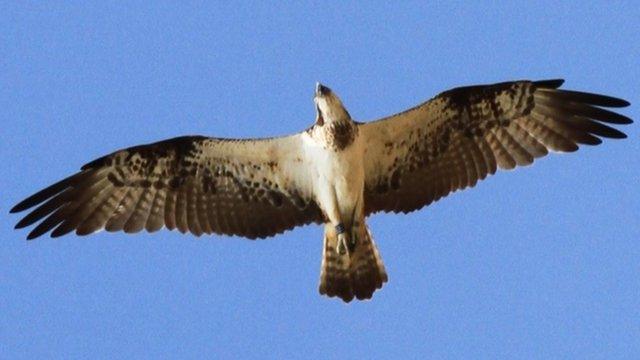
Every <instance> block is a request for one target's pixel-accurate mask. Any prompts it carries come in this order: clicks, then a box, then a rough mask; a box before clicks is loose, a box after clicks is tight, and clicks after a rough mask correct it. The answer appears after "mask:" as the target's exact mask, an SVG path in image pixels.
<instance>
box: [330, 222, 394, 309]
mask: <svg viewBox="0 0 640 360" xmlns="http://www.w3.org/2000/svg"><path fill="white" fill-rule="evenodd" d="M355 232H356V234H357V239H356V243H355V246H350V247H349V249H348V251H347V252H346V253H345V254H340V253H338V251H337V250H336V249H337V247H338V236H337V234H336V230H335V228H334V227H333V226H331V225H329V224H327V225H325V230H324V248H323V251H322V268H321V272H320V294H323V295H327V296H329V297H333V296H338V297H339V298H341V299H342V300H344V301H345V302H349V301H351V300H353V298H354V296H355V297H356V298H357V299H358V300H364V299H370V298H371V296H373V292H374V291H376V290H377V289H380V288H382V284H384V283H385V282H387V280H388V278H387V272H386V270H385V269H384V264H383V263H382V259H381V258H380V254H379V253H378V249H377V248H376V244H375V243H374V242H373V238H372V237H371V232H370V231H369V229H368V228H367V226H366V225H365V224H364V223H362V224H361V225H360V226H359V227H358V228H357V229H355ZM347 233H348V236H351V235H352V234H350V233H349V232H347Z"/></svg>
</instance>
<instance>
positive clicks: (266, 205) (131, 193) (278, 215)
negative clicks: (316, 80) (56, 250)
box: [11, 135, 322, 239]
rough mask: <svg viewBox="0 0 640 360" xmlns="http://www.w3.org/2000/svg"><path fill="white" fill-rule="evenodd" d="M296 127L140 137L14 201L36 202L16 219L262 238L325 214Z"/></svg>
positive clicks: (47, 226)
mask: <svg viewBox="0 0 640 360" xmlns="http://www.w3.org/2000/svg"><path fill="white" fill-rule="evenodd" d="M301 147H302V140H301V138H300V136H299V135H292V136H288V137H281V138H273V139H262V140H230V139H229V140H227V139H213V138H206V137H200V136H186V137H178V138H174V139H169V140H165V141H160V142H157V143H153V144H148V145H141V146H135V147H132V148H128V149H124V150H120V151H116V152H114V153H112V154H110V155H107V156H104V157H102V158H99V159H97V160H94V161H92V162H90V163H88V164H86V165H85V166H83V167H82V170H81V171H80V172H78V173H76V174H75V175H72V176H70V177H68V178H66V179H64V180H62V181H60V182H58V183H56V184H53V185H51V186H49V187H47V188H46V189H44V190H41V191H39V192H37V193H36V194H34V195H32V196H30V197H29V198H27V199H25V200H23V201H22V202H20V203H19V204H18V205H16V206H15V207H14V208H13V209H12V210H11V212H19V211H23V210H26V209H29V208H32V207H34V206H37V205H39V206H38V207H37V208H35V209H34V210H32V211H31V212H30V213H29V214H28V215H27V216H25V217H24V218H23V219H22V220H21V221H20V222H18V224H17V225H16V228H23V227H26V226H29V225H31V224H33V223H35V222H37V221H40V220H42V219H44V220H43V221H42V222H40V223H39V224H38V225H37V226H36V227H35V228H34V229H33V230H32V231H31V233H29V235H28V239H33V238H36V237H38V236H40V235H42V234H44V233H46V232H48V231H50V230H53V231H52V232H51V236H52V237H57V236H61V235H64V234H67V233H69V232H71V231H74V230H75V231H76V233H77V234H78V235H86V234H90V233H92V232H95V231H97V230H100V229H103V228H104V229H106V230H107V231H120V230H124V231H125V232H128V233H135V232H139V231H141V230H143V229H146V230H147V231H149V232H153V231H156V230H159V229H160V228H162V227H163V226H166V227H167V228H168V229H171V230H173V229H174V228H177V229H178V230H179V231H181V232H183V233H184V232H187V231H190V232H191V233H193V234H195V235H201V234H203V233H207V234H209V233H218V234H228V235H240V236H245V237H248V238H252V239H253V238H262V237H267V236H271V235H275V234H276V233H280V232H282V231H284V230H286V229H290V228H293V227H295V226H297V225H302V224H307V223H311V222H320V221H321V220H322V215H321V212H320V210H319V208H318V206H317V204H316V202H315V200H314V198H313V194H312V187H311V179H310V178H309V176H308V175H307V172H306V171H305V167H304V159H303V158H302V156H303V152H302V151H301Z"/></svg>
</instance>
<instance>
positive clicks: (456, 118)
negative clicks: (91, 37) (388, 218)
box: [360, 80, 632, 214]
mask: <svg viewBox="0 0 640 360" xmlns="http://www.w3.org/2000/svg"><path fill="white" fill-rule="evenodd" d="M562 83H563V80H546V81H535V82H532V81H515V82H505V83H499V84H493V85H480V86H469V87H461V88H456V89H453V90H449V91H447V92H444V93H442V94H440V95H438V96H436V97H435V98H433V99H431V100H429V101H427V102H425V103H423V104H421V105H419V106H417V107H414V108H412V109H410V110H407V111H405V112H403V113H400V114H397V115H393V116H391V117H388V118H384V119H381V120H378V121H375V122H371V123H366V124H362V125H360V126H361V128H360V131H361V134H363V135H364V136H365V139H366V144H367V149H366V155H365V179H366V180H365V193H364V199H365V207H366V213H367V214H370V213H373V212H377V211H393V212H410V211H413V210H417V209H419V208H421V207H423V206H425V205H428V204H430V203H432V202H433V201H436V200H438V199H440V198H442V197H444V196H446V195H447V194H449V193H450V192H452V191H456V190H459V189H464V188H466V187H473V186H474V185H475V184H476V182H477V181H478V180H482V179H484V178H485V177H487V175H490V174H494V173H495V172H496V169H497V168H501V169H513V168H514V167H516V166H524V165H529V164H531V163H532V162H533V160H534V159H535V158H538V157H541V156H544V155H546V154H547V153H548V150H553V151H560V152H571V151H575V150H577V149H578V145H577V144H588V145H597V144H600V143H601V140H600V138H599V137H605V138H624V137H626V136H625V134H623V133H622V132H620V131H618V130H616V129H613V128H611V127H609V126H606V125H604V124H603V123H611V124H629V123H631V122H632V121H631V119H629V118H627V117H625V116H622V115H620V114H617V113H614V112H611V111H608V110H605V109H603V107H624V106H627V105H629V103H628V102H627V101H625V100H621V99H616V98H612V97H609V96H603V95H596V94H589V93H583V92H576V91H567V90H559V89H558V88H559V87H560V85H562Z"/></svg>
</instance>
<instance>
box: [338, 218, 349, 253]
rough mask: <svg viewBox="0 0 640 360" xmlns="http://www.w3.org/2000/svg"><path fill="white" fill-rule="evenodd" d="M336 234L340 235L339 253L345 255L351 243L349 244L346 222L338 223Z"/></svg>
mask: <svg viewBox="0 0 640 360" xmlns="http://www.w3.org/2000/svg"><path fill="white" fill-rule="evenodd" d="M336 235H338V246H337V250H338V254H340V255H344V254H346V253H347V248H349V246H348V245H349V244H347V240H348V239H347V233H346V232H345V230H344V224H343V223H339V224H338V225H336Z"/></svg>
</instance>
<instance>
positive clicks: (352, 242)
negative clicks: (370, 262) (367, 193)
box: [349, 197, 364, 252]
mask: <svg viewBox="0 0 640 360" xmlns="http://www.w3.org/2000/svg"><path fill="white" fill-rule="evenodd" d="M351 218H352V219H353V221H352V223H351V231H350V236H349V251H350V252H353V251H354V250H355V248H356V245H358V241H359V239H360V226H361V223H360V220H361V219H364V207H363V206H362V197H360V198H359V199H358V202H357V203H356V206H355V207H354V208H353V215H352V216H351Z"/></svg>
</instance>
